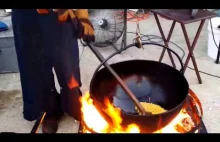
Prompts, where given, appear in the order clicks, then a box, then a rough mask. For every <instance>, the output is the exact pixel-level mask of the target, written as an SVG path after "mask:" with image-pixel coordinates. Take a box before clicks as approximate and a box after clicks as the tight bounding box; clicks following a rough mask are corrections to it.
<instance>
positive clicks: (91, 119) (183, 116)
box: [80, 92, 195, 133]
mask: <svg viewBox="0 0 220 142" xmlns="http://www.w3.org/2000/svg"><path fill="white" fill-rule="evenodd" d="M80 101H81V103H82V108H81V111H82V113H83V114H82V115H83V116H82V118H83V122H84V123H85V125H86V126H87V128H89V129H90V130H92V131H94V132H96V133H140V129H139V126H138V125H137V124H135V123H131V124H129V125H128V126H127V127H126V128H124V127H122V125H121V123H122V118H121V111H120V109H119V108H116V107H114V106H113V105H112V104H111V103H110V101H109V100H105V104H106V106H107V108H106V109H105V112H107V113H108V114H109V116H110V117H111V119H112V121H113V122H112V123H111V125H110V124H109V123H108V122H107V121H106V120H105V119H104V117H103V116H102V115H101V114H100V113H99V111H98V110H97V109H96V107H95V106H94V105H93V100H92V99H91V98H90V94H89V93H88V92H87V93H86V94H85V95H84V96H83V97H82V98H81V99H80ZM194 127H195V124H194V122H193V121H192V119H191V116H190V115H189V114H188V113H187V112H186V110H185V109H182V110H181V111H180V113H179V114H178V115H177V116H176V118H174V119H173V120H172V122H171V123H169V124H168V125H167V126H165V127H164V128H162V129H160V130H157V131H156V132H154V133H185V132H188V131H190V130H191V129H192V128H194ZM90 132H91V131H89V130H88V129H86V127H85V126H84V127H83V133H90Z"/></svg>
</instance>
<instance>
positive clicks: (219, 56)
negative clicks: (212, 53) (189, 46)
mask: <svg viewBox="0 0 220 142" xmlns="http://www.w3.org/2000/svg"><path fill="white" fill-rule="evenodd" d="M219 58H220V41H219V44H218V53H217V58H216V61H215V63H216V64H218V63H219Z"/></svg>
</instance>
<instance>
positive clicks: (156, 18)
mask: <svg viewBox="0 0 220 142" xmlns="http://www.w3.org/2000/svg"><path fill="white" fill-rule="evenodd" d="M154 17H155V20H156V23H157V26H158V28H159V31H160V34H161V36H162V39H163V41H164V44H165V46H167V48H169V45H168V42H169V40H170V38H171V35H172V33H173V29H174V27H175V24H176V22H175V21H173V24H172V26H171V28H170V32H169V34H168V37H167V39H166V37H165V35H164V32H163V29H162V27H161V24H160V21H159V18H158V16H157V14H155V13H154ZM165 51H166V49H163V51H162V53H161V56H160V59H159V62H161V61H162V59H163V56H164V53H165ZM168 55H169V57H170V60H171V63H172V65H173V67H174V68H176V65H175V62H174V60H173V57H172V54H171V52H170V51H168Z"/></svg>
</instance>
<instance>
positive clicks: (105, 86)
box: [90, 42, 189, 133]
mask: <svg viewBox="0 0 220 142" xmlns="http://www.w3.org/2000/svg"><path fill="white" fill-rule="evenodd" d="M142 44H143V45H146V44H147V45H149V44H153V45H158V46H159V47H164V48H166V47H165V46H163V45H160V44H156V43H148V42H143V43H142ZM130 47H135V44H131V45H128V46H127V47H126V48H124V50H125V49H127V48H130ZM168 50H170V51H171V52H172V53H174V54H175V55H176V56H177V58H178V59H179V61H180V62H181V59H180V57H179V56H178V55H177V54H176V53H175V52H174V51H172V50H171V49H168ZM115 55H116V54H115ZM112 57H113V56H112ZM108 59H110V57H109V58H108ZM106 61H107V60H106ZM103 63H104V62H103ZM110 66H111V67H112V69H114V71H115V72H116V73H117V74H118V75H119V76H120V77H121V78H122V79H123V80H124V82H125V84H126V85H127V86H128V88H129V89H130V90H131V91H132V92H133V94H135V95H136V97H137V99H138V100H139V101H140V102H150V103H154V104H158V105H160V106H161V107H163V108H165V109H166V110H167V112H164V113H161V114H157V115H149V116H143V115H138V113H137V112H136V110H135V105H134V103H133V102H132V100H131V99H130V98H129V97H128V96H127V94H126V93H125V92H124V90H123V89H122V88H121V86H120V85H119V83H118V82H117V80H116V79H115V77H114V76H112V74H111V73H110V72H109V71H108V69H107V68H102V69H100V70H99V69H97V71H96V72H95V73H94V76H93V78H92V80H91V84H90V94H91V97H92V99H93V100H94V105H95V106H96V107H97V109H98V110H99V111H102V108H100V104H102V106H105V104H104V98H108V99H109V100H110V101H111V102H112V103H113V104H114V105H115V106H116V107H119V108H120V109H121V110H122V118H123V122H122V125H124V126H126V125H128V124H131V123H136V124H137V125H139V126H140V129H141V132H144V133H148V132H149V133H150V132H154V131H156V130H158V129H161V128H163V127H164V126H166V125H167V124H169V123H170V122H171V121H172V120H173V119H174V118H175V117H176V116H177V115H178V113H179V112H180V110H181V109H182V108H183V106H184V105H185V103H186V98H187V96H188V90H189V85H188V82H187V80H186V79H185V77H184V75H183V74H182V69H181V71H178V70H177V69H175V68H173V67H171V66H169V65H167V64H164V63H161V62H156V61H150V60H129V61H123V62H118V63H115V64H111V65H110ZM181 66H182V67H183V63H182V62H181ZM100 67H101V65H100V66H99V68H100Z"/></svg>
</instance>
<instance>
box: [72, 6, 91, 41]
mask: <svg viewBox="0 0 220 142" xmlns="http://www.w3.org/2000/svg"><path fill="white" fill-rule="evenodd" d="M75 15H76V17H77V18H78V19H79V21H80V23H81V24H82V26H83V30H81V32H80V35H79V36H80V37H82V38H83V40H84V41H88V42H90V41H92V42H94V41H95V35H94V28H93V25H92V23H91V22H90V20H89V13H88V10H87V9H76V10H75Z"/></svg>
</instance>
